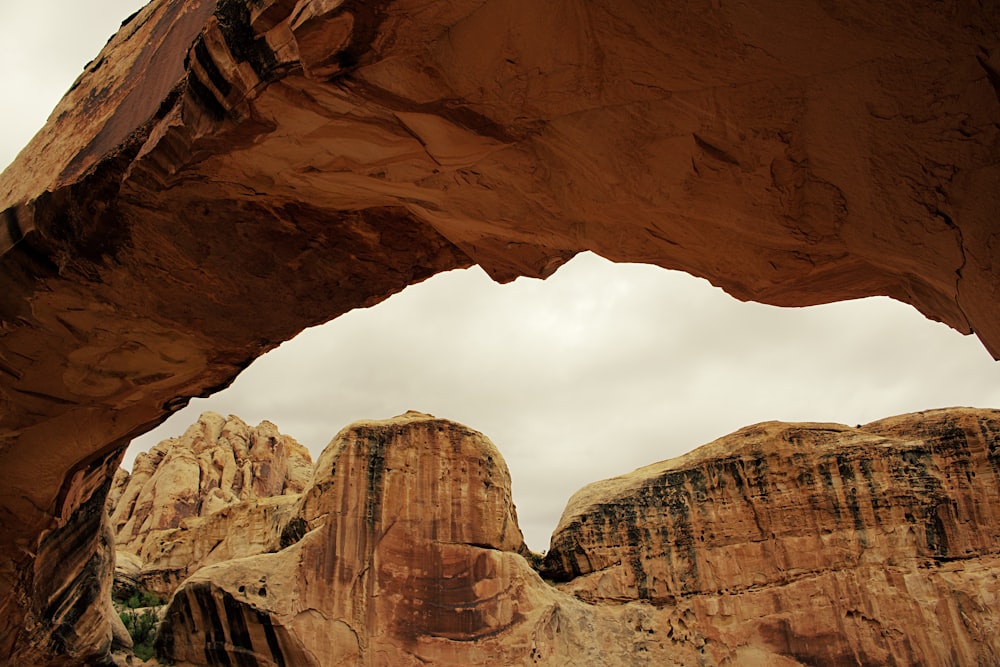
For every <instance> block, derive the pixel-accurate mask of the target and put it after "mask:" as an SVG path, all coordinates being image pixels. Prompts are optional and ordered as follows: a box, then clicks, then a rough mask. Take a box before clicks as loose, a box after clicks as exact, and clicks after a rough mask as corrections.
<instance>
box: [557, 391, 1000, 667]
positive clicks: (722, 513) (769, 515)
mask: <svg viewBox="0 0 1000 667" xmlns="http://www.w3.org/2000/svg"><path fill="white" fill-rule="evenodd" d="M998 488H1000V411H995V410H960V409H954V410H940V411H931V412H926V413H918V414H913V415H904V416H900V417H894V418H890V419H885V420H882V421H877V422H873V423H871V424H867V425H865V426H859V427H857V428H850V427H846V426H841V425H837V424H786V423H778V422H769V423H765V424H759V425H756V426H751V427H748V428H745V429H743V430H740V431H737V432H736V433H733V434H732V435H729V436H726V437H724V438H721V439H720V440H717V441H716V442H713V443H711V444H709V445H706V446H704V447H702V448H700V449H698V450H696V451H694V452H692V453H691V454H688V455H686V456H683V457H680V458H677V459H673V460H671V461H666V462H663V463H659V464H655V465H652V466H648V467H646V468H642V469H640V470H637V471H635V472H634V473H631V474H629V475H625V476H622V477H618V478H614V479H610V480H606V481H603V482H598V483H596V484H593V485H591V486H588V487H586V488H585V489H583V490H581V491H580V492H579V493H577V494H576V495H575V496H574V497H573V498H572V499H571V501H570V503H569V505H568V507H567V509H566V511H565V513H564V514H563V516H562V519H561V520H560V523H559V527H558V528H557V530H556V533H555V535H554V536H553V538H552V546H551V550H550V551H549V552H548V554H547V555H546V558H545V561H544V564H543V567H542V572H543V573H544V574H545V575H546V576H548V577H550V578H552V579H553V580H556V581H562V582H566V583H564V584H561V587H562V588H563V589H564V590H567V591H570V592H572V593H573V594H574V595H577V596H578V597H580V598H581V599H584V600H587V601H590V602H594V603H610V602H614V603H622V602H627V601H633V600H645V601H648V602H649V603H650V604H653V605H655V606H657V607H663V608H670V607H672V608H683V609H686V610H689V611H690V612H691V613H692V614H693V616H694V618H695V619H696V621H695V623H696V626H697V627H698V628H699V629H700V630H701V632H703V633H704V635H705V637H706V639H707V640H709V641H710V642H712V643H715V642H718V643H721V644H722V645H725V646H728V647H732V648H738V647H741V646H748V647H755V648H757V649H766V650H767V651H770V652H774V653H778V654H782V655H784V656H786V657H788V658H792V659H795V660H798V661H801V662H802V663H804V664H828V665H834V664H897V665H910V664H933V665H946V664H995V663H996V662H997V661H998V660H1000V638H998V637H997V635H996V633H994V632H992V631H990V628H992V627H995V626H996V624H997V620H998V619H997V606H996V605H997V601H998V596H1000V579H998V574H1000V570H998V567H1000V495H998V494H997V489H998Z"/></svg>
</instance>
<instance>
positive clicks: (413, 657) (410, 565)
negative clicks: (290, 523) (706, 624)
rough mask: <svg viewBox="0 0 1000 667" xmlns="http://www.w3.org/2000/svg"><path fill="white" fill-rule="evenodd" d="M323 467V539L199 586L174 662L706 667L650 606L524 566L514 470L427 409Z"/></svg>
mask: <svg viewBox="0 0 1000 667" xmlns="http://www.w3.org/2000/svg"><path fill="white" fill-rule="evenodd" d="M317 471H318V472H317V476H316V479H315V482H314V486H313V487H312V488H311V489H309V490H308V491H307V492H306V499H307V502H306V503H305V505H304V507H303V514H302V515H303V517H304V518H305V519H307V520H308V521H309V522H310V523H311V524H313V525H314V526H315V527H314V528H313V530H312V531H311V532H309V533H308V534H307V535H305V537H304V538H303V539H302V540H301V541H299V542H298V543H296V544H294V545H293V546H291V547H289V548H286V549H284V550H283V551H281V552H279V553H276V554H264V555H260V556H256V557H252V558H246V559H240V560H236V561H230V562H228V563H220V564H218V565H214V566H211V567H206V568H203V569H202V570H200V571H198V572H197V573H196V574H194V575H193V576H192V577H191V578H190V579H189V580H188V581H186V582H185V583H184V584H183V585H182V586H181V588H180V589H179V590H178V591H177V593H176V595H175V597H174V599H173V600H172V601H171V604H170V608H169V610H168V612H167V616H166V621H165V625H164V627H163V630H162V634H161V637H160V639H159V648H160V650H161V651H162V652H163V654H164V657H166V658H167V659H169V660H173V661H177V663H178V664H211V663H213V662H225V661H226V660H236V656H237V655H239V656H241V659H244V660H249V659H253V660H256V661H257V663H258V664H272V663H279V664H280V663H283V664H295V665H369V664H372V665H420V664H428V663H429V664H440V665H484V664H505V665H516V664H543V665H565V664H568V662H572V663H573V664H621V665H646V664H650V663H649V662H648V661H649V659H650V657H652V658H654V659H656V660H657V661H658V662H657V663H656V664H663V665H670V664H685V662H686V664H696V658H695V656H696V655H697V654H698V650H697V649H696V648H694V646H693V644H691V645H679V644H678V643H677V642H675V641H672V640H670V639H668V638H666V637H665V636H660V637H657V638H656V641H650V636H649V634H648V633H647V632H646V630H645V629H648V628H651V627H652V626H653V625H655V624H656V622H655V621H654V619H655V617H656V616H657V611H656V610H655V609H653V608H651V607H649V606H648V605H645V604H640V603H636V604H633V605H631V606H630V607H628V608H597V607H593V606H591V605H588V604H585V603H583V602H581V601H579V600H576V599H574V598H573V597H571V596H569V595H567V594H566V593H563V592H560V591H558V590H556V589H555V588H553V587H551V586H550V585H548V584H546V583H544V582H543V581H542V580H541V579H540V578H539V577H538V575H537V574H536V573H535V572H534V571H533V570H532V569H531V567H530V566H529V565H528V562H527V561H526V560H525V559H524V557H522V555H521V552H524V551H525V549H524V544H523V540H522V538H521V534H520V530H519V529H518V528H517V523H516V513H515V510H514V506H513V504H512V502H511V498H510V478H509V474H508V472H507V467H506V464H505V463H504V461H503V459H502V457H501V456H500V454H499V452H498V451H497V449H496V448H495V447H494V446H493V444H492V443H490V442H489V440H487V439H486V438H485V437H484V436H482V435H481V434H479V433H476V432H475V431H472V430H471V429H469V428H467V427H465V426H462V425H460V424H455V423H453V422H449V421H446V420H442V419H436V418H433V417H431V416H429V415H423V414H420V413H414V412H409V413H407V414H405V415H402V416H400V417H396V418H394V419H391V420H386V421H365V422H358V423H355V424H353V425H351V426H349V427H347V428H345V429H344V430H342V431H341V432H340V434H338V436H337V437H336V438H335V439H334V441H333V442H332V443H331V444H330V446H329V447H328V448H327V449H326V451H325V452H324V453H323V455H322V456H321V457H320V460H319V462H318V463H317ZM636 626H640V627H642V628H644V630H643V631H642V632H637V631H636V629H635V628H636ZM685 637H686V638H687V635H685ZM668 649H669V650H668ZM681 658H685V660H682V659H681ZM609 661H610V662H609Z"/></svg>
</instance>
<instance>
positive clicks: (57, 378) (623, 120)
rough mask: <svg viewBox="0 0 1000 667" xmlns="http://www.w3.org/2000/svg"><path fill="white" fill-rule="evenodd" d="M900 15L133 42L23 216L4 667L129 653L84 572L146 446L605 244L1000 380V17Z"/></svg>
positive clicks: (222, 0)
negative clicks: (964, 348)
mask: <svg viewBox="0 0 1000 667" xmlns="http://www.w3.org/2000/svg"><path fill="white" fill-rule="evenodd" d="M870 4H871V3H860V2H844V3H828V2H823V1H817V2H814V3H806V4H803V5H800V6H798V7H797V8H796V9H795V10H794V11H790V10H789V8H788V7H787V6H786V4H785V3H778V2H765V3H753V7H752V8H747V7H745V6H739V7H738V6H733V5H730V4H729V3H726V2H708V1H705V2H699V1H694V0H692V1H691V2H685V3H680V4H678V3H673V4H672V5H671V6H670V8H669V9H667V8H665V7H663V6H660V5H658V4H653V5H650V4H648V3H644V2H641V1H638V0H615V1H605V2H580V1H578V0H560V1H557V2H547V3H528V2H517V1H516V0H453V1H451V2H447V3H433V4H429V5H428V4H426V3H421V2H413V1H410V0H378V1H376V2H357V1H355V0H345V1H344V2H339V3H337V2H322V1H320V0H302V1H300V2H293V1H292V0H262V1H257V0H255V1H254V2H248V1H247V0H219V1H218V2H214V1H209V0H198V1H196V2H185V3H179V2H170V1H168V0H162V1H154V2H153V3H151V4H150V5H149V6H147V7H146V8H145V9H144V10H142V11H141V12H140V13H138V14H137V15H136V16H134V17H132V18H131V19H130V20H129V21H127V22H126V23H125V24H124V25H123V27H122V30H121V31H120V32H119V34H118V35H116V36H115V37H114V38H113V39H112V40H111V41H110V42H109V44H108V46H107V47H106V48H105V50H104V51H103V52H102V53H101V54H100V55H99V56H98V57H97V58H96V59H95V60H94V61H93V62H92V63H90V64H88V66H87V69H86V71H85V73H84V74H83V75H82V76H81V78H80V79H79V80H78V81H77V83H76V84H75V86H74V87H73V89H72V90H71V91H70V92H69V93H68V94H67V96H66V98H65V99H64V100H63V101H62V102H61V103H60V105H59V106H58V107H57V108H56V110H55V112H54V114H53V116H52V119H51V120H50V123H49V124H48V125H47V126H46V128H45V129H43V131H42V132H41V133H40V134H39V135H38V136H37V137H36V138H35V139H34V140H33V141H32V142H31V144H29V146H28V147H27V148H26V150H25V151H24V152H23V153H22V154H21V155H20V156H19V158H18V160H17V161H16V162H15V163H14V164H13V165H12V166H11V168H9V169H8V170H7V171H6V172H5V173H4V175H3V179H2V187H0V210H3V212H4V213H3V215H4V224H3V225H2V226H0V252H2V258H0V275H2V281H3V285H4V289H3V290H0V318H2V325H0V338H2V342H0V376H2V378H3V381H2V385H0V405H2V413H0V470H2V471H3V472H2V475H3V480H4V481H3V487H2V490H0V493H2V499H0V509H2V512H3V521H2V533H3V541H2V545H3V547H2V549H3V556H4V560H3V561H2V562H3V563H4V568H5V569H4V570H3V572H2V573H0V605H2V606H3V609H4V612H3V618H2V620H0V637H2V639H0V655H11V654H14V653H16V652H17V651H22V652H23V651H28V650H36V649H35V648H25V647H37V645H38V644H39V643H40V642H48V643H47V644H45V646H44V647H43V648H41V649H39V650H40V651H41V653H40V654H39V655H50V654H76V655H84V654H86V655H89V654H90V653H87V652H88V651H90V652H96V654H100V653H101V651H103V650H104V649H103V648H101V646H102V645H101V642H102V641H104V639H103V638H105V637H106V635H107V631H106V629H107V624H106V622H105V621H104V620H103V617H102V615H101V614H96V616H94V617H93V618H92V622H89V621H88V622H87V623H83V622H80V621H79V619H80V617H84V618H91V617H89V616H87V613H90V612H89V609H90V608H89V603H88V600H90V599H92V598H94V597H95V596H97V594H98V593H99V591H95V590H91V589H87V587H86V586H83V587H82V588H81V586H82V585H83V583H85V581H89V579H87V578H86V577H83V578H80V577H81V576H82V575H81V573H84V572H89V573H91V574H93V573H94V572H99V571H102V568H103V569H106V563H104V562H102V561H101V559H100V558H96V559H95V558H93V557H92V554H93V553H94V551H95V547H96V542H97V537H96V536H97V535H98V534H99V531H98V527H99V523H100V516H101V513H100V511H99V506H100V504H101V502H100V498H101V496H102V494H103V488H104V486H105V484H106V482H107V480H108V474H107V471H108V470H109V469H111V468H113V466H114V463H115V461H116V460H117V456H118V454H119V451H120V449H121V447H122V446H123V445H124V444H125V443H127V441H128V440H129V439H130V438H131V437H132V436H134V435H135V434H137V433H139V432H141V431H143V430H145V429H148V428H149V427H151V426H152V425H154V424H156V423H158V422H159V421H161V420H162V419H163V418H164V417H165V416H166V415H167V414H169V412H170V411H171V410H172V409H175V408H176V407H177V406H178V405H180V404H183V402H184V401H185V400H186V398H187V397H190V396H194V395H199V394H204V393H209V392H211V391H213V390H214V389H216V388H218V387H220V386H224V385H225V384H226V383H227V382H229V381H230V380H231V379H232V378H233V377H234V376H235V375H236V374H237V373H238V372H239V371H240V369H242V368H243V367H245V366H246V365H247V364H248V363H249V362H250V361H251V360H252V359H254V358H255V357H257V356H259V355H260V354H262V353H263V352H264V351H266V350H268V349H270V348H271V347H273V346H274V345H276V344H277V343H279V342H280V341H282V340H285V339H287V338H289V337H291V336H292V335H294V334H295V333H296V332H297V331H299V330H301V329H302V328H304V327H306V326H309V325H312V324H315V323H318V322H321V321H324V320H327V319H330V318H332V317H335V316H337V315H338V314H340V313H343V312H345V311H347V310H349V309H351V308H355V307H361V306H368V305H372V304H374V303H377V302H378V301H379V300H381V299H383V298H385V297H386V296H388V295H389V294H392V293H393V292H395V291H398V290H400V289H402V288H403V287H405V286H406V285H408V284H411V283H413V282H416V281H419V280H422V279H424V278H426V277H428V276H430V275H433V274H434V273H436V272H439V271H442V270H445V269H450V268H456V267H461V266H469V265H472V264H474V263H478V264H480V265H482V266H483V267H484V268H485V269H486V270H487V271H488V272H489V273H490V274H491V275H492V276H493V277H494V278H496V279H497V280H508V279H511V278H513V277H515V276H517V275H534V276H546V275H548V274H550V273H551V272H552V271H554V270H555V268H556V267H558V266H559V265H560V264H561V263H562V262H564V261H566V259H568V258H569V257H571V256H572V255H573V254H574V253H576V252H579V251H581V250H585V249H589V250H593V251H595V252H598V253H600V254H602V255H604V256H606V257H608V258H610V259H613V260H619V261H624V260H628V261H642V262H649V263H654V264H658V265H660V266H664V267H668V268H677V269H682V270H686V271H688V272H691V273H694V274H696V275H700V276H704V277H707V278H709V279H710V280H712V281H713V282H714V283H715V284H717V285H719V286H721V287H723V288H725V289H726V290H727V291H729V292H730V293H731V294H733V295H734V296H736V297H738V298H742V299H754V300H759V301H764V302H768V303H773V304H777V305H805V304H813V303H820V302H825V301H831V300H838V299H849V298H855V297H859V296H867V295H874V294H884V295H889V296H892V297H894V298H896V299H899V300H902V301H905V302H907V303H910V304H912V305H914V306H915V307H916V308H918V309H919V310H920V311H921V312H923V313H924V314H925V315H927V316H928V317H932V318H935V319H940V320H942V321H944V322H947V323H948V324H950V325H951V326H953V327H955V328H956V329H958V330H960V331H964V332H975V333H976V334H977V335H978V336H979V337H980V339H981V340H982V341H983V343H984V345H985V346H986V347H987V348H988V349H989V350H990V351H991V353H992V354H993V355H994V356H995V357H996V356H1000V324H998V322H1000V318H998V306H997V303H998V299H997V296H998V295H997V292H998V278H997V275H996V272H995V270H994V262H995V259H996V258H997V250H996V247H995V245H994V243H995V240H994V230H995V228H996V220H997V213H998V212H1000V194H998V193H1000V188H998V187H997V183H998V182H1000V166H998V159H997V146H998V145H1000V144H998V126H1000V50H998V49H1000V44H998V41H1000V40H998V29H1000V15H998V10H997V9H996V8H995V7H994V6H992V5H990V4H988V3H987V4H985V5H982V6H976V5H974V4H973V3H968V4H959V5H955V6H948V7H942V6H941V5H939V4H938V3H930V2H920V3H916V4H915V3H912V2H908V3H903V2H891V3H882V4H881V5H879V6H878V7H871V6H869V5H870ZM68 554H73V555H72V557H69V556H68ZM54 571H58V572H60V574H59V576H55V577H53V576H52V573H53V572H54ZM78 575H79V576H78ZM88 576H90V575H88ZM74 577H76V579H74ZM91 579H94V580H100V577H99V576H98V577H96V578H95V577H91ZM68 582H69V583H68ZM91 588H92V587H91ZM85 612H86V613H85ZM53 619H54V625H53ZM60 619H62V620H67V619H73V620H72V622H70V621H69V620H67V622H66V623H65V624H63V625H60ZM19 655H21V656H22V657H23V656H25V655H31V656H32V657H34V656H35V654H33V653H32V654H26V653H21V654H19Z"/></svg>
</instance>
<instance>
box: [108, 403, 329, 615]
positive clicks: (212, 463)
mask: <svg viewBox="0 0 1000 667" xmlns="http://www.w3.org/2000/svg"><path fill="white" fill-rule="evenodd" d="M122 473H124V471H122ZM312 474H313V464H312V459H311V457H310V456H309V451H308V450H307V449H306V448H305V447H303V446H302V445H300V444H299V443H298V442H296V441H295V440H294V439H293V438H291V437H290V436H287V435H282V434H281V433H280V432H279V431H278V428H277V427H276V426H275V425H274V424H272V423H271V422H268V421H264V422H261V423H260V424H259V425H258V426H256V427H250V426H248V425H247V424H246V423H244V422H243V421H242V420H241V419H239V418H238V417H235V416H233V415H230V416H229V417H223V416H222V415H219V414H216V413H214V412H205V413H202V415H201V416H200V417H199V418H198V420H197V421H196V422H195V423H194V424H192V425H191V426H190V427H189V428H188V429H187V430H186V431H185V432H184V434H183V435H181V436H180V437H177V438H170V439H167V440H164V441H163V442H160V443H159V444H157V445H156V446H154V447H153V448H151V449H150V450H149V452H148V453H141V454H139V455H138V456H137V457H136V459H135V465H134V467H133V470H132V474H131V475H127V474H121V475H119V476H118V477H117V478H116V479H117V486H116V488H115V490H114V491H113V492H112V494H111V496H110V498H109V507H108V510H109V513H110V517H111V526H112V529H113V530H114V531H115V534H116V544H117V550H118V560H119V562H121V563H123V564H126V565H127V569H128V570H129V575H128V576H129V578H130V580H132V581H134V583H135V584H136V585H137V586H139V587H141V588H143V589H145V590H148V591H151V592H154V593H158V594H160V595H163V596H169V595H170V594H171V593H173V591H174V589H175V588H176V587H177V585H178V584H179V583H180V582H181V581H182V580H184V579H186V578H187V577H188V575H190V574H191V573H193V572H194V571H196V570H197V569H198V568H200V567H202V566H204V565H208V564H210V563H214V562H220V561H224V560H230V559H232V558H238V557H241V556H249V555H255V554H258V553H262V552H265V551H271V550H274V551H276V550H278V548H279V547H280V542H281V537H282V534H283V531H284V529H285V527H286V526H287V524H288V523H289V521H291V519H292V518H293V517H294V516H295V513H296V512H297V511H298V505H299V501H300V498H301V493H302V491H303V490H304V489H305V488H306V487H307V486H308V485H309V484H310V482H311V481H312ZM130 556H132V557H130ZM133 557H134V558H133ZM137 563H138V565H137ZM137 566H138V571H136V567H137Z"/></svg>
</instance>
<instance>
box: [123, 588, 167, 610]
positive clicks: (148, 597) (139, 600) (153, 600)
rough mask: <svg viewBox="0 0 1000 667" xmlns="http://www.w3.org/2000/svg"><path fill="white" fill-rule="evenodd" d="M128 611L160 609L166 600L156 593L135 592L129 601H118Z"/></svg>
mask: <svg viewBox="0 0 1000 667" xmlns="http://www.w3.org/2000/svg"><path fill="white" fill-rule="evenodd" d="M116 602H120V603H121V606H122V607H125V608H126V609H142V608H143V607H159V606H161V605H162V604H163V602H164V600H163V598H161V597H160V596H159V595H157V594H156V593H152V592H150V591H141V592H140V591H135V592H133V593H132V595H130V596H129V598H128V599H127V600H123V601H118V600H116Z"/></svg>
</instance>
